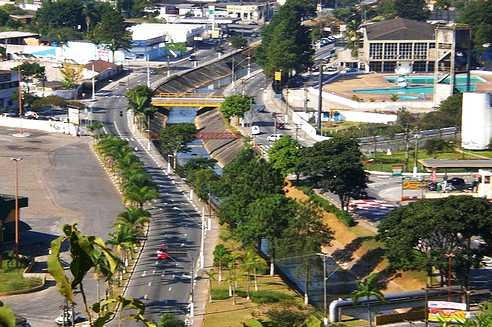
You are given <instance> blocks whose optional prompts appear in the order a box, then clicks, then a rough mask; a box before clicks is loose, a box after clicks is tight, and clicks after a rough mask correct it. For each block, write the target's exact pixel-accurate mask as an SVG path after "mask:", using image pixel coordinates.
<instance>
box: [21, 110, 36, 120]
mask: <svg viewBox="0 0 492 327" xmlns="http://www.w3.org/2000/svg"><path fill="white" fill-rule="evenodd" d="M24 117H25V118H27V119H39V115H38V114H37V113H36V112H34V111H26V113H25V114H24Z"/></svg>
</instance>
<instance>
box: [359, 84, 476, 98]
mask: <svg viewBox="0 0 492 327" xmlns="http://www.w3.org/2000/svg"><path fill="white" fill-rule="evenodd" d="M456 87H457V89H458V90H460V91H462V92H465V91H466V85H457V86H456ZM476 89H477V86H476V85H470V91H475V90H476ZM433 91H434V87H433V86H416V87H388V88H377V89H359V90H353V92H354V93H359V94H396V95H407V94H413V95H419V94H432V92H433ZM408 100H410V99H408ZM414 100H416V99H414Z"/></svg>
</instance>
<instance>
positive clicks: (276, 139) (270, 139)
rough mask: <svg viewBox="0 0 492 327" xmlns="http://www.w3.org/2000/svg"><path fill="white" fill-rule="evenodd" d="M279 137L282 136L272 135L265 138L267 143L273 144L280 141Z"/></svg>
mask: <svg viewBox="0 0 492 327" xmlns="http://www.w3.org/2000/svg"><path fill="white" fill-rule="evenodd" d="M281 137H282V134H272V135H269V136H268V137H267V141H268V142H275V141H278V140H280V138H281Z"/></svg>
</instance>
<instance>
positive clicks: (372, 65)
mask: <svg viewBox="0 0 492 327" xmlns="http://www.w3.org/2000/svg"><path fill="white" fill-rule="evenodd" d="M381 64H382V63H381V62H380V61H371V62H369V71H371V72H376V73H380V72H381V69H382V65H381Z"/></svg>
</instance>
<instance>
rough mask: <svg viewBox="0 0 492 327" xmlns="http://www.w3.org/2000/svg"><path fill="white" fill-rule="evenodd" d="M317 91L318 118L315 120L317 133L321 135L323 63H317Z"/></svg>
mask: <svg viewBox="0 0 492 327" xmlns="http://www.w3.org/2000/svg"><path fill="white" fill-rule="evenodd" d="M318 87H319V93H318V120H317V122H316V123H317V124H316V125H317V130H318V134H320V135H321V109H322V107H323V65H322V64H320V65H319V83H318Z"/></svg>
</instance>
